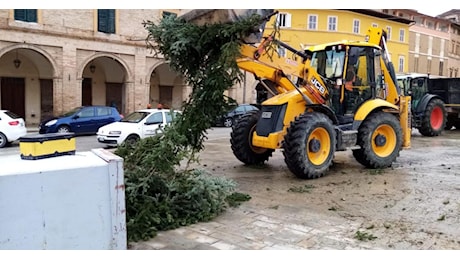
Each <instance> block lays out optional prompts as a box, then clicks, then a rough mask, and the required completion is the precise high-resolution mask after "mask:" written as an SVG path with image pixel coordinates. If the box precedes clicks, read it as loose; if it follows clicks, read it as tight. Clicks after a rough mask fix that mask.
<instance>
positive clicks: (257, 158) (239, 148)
mask: <svg viewBox="0 0 460 260" xmlns="http://www.w3.org/2000/svg"><path fill="white" fill-rule="evenodd" d="M260 114H261V112H260V111H258V110H253V111H249V112H247V113H246V114H244V115H243V116H242V117H241V118H240V119H239V120H237V121H236V122H235V124H234V125H233V127H232V132H231V134H230V143H231V148H232V151H233V154H234V155H235V156H236V158H237V159H238V160H240V161H241V162H243V163H244V164H247V165H257V164H263V163H264V162H265V161H268V159H269V157H271V156H272V154H273V151H274V150H273V149H267V148H262V147H257V146H253V145H252V136H253V134H254V132H255V130H256V125H257V121H258V120H259V118H260Z"/></svg>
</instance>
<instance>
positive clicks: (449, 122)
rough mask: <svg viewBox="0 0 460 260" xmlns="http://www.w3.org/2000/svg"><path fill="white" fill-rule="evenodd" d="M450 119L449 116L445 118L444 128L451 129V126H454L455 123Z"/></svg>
mask: <svg viewBox="0 0 460 260" xmlns="http://www.w3.org/2000/svg"><path fill="white" fill-rule="evenodd" d="M452 121H453V120H452V119H449V118H448V119H447V122H446V126H445V127H444V130H446V131H449V130H450V129H452V127H454V126H455V124H454V123H453V122H452Z"/></svg>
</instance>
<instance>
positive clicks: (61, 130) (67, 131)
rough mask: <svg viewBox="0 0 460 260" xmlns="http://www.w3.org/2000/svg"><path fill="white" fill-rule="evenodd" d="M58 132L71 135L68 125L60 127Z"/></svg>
mask: <svg viewBox="0 0 460 260" xmlns="http://www.w3.org/2000/svg"><path fill="white" fill-rule="evenodd" d="M57 132H58V133H69V132H70V127H68V126H66V125H61V126H59V127H58V129H57Z"/></svg>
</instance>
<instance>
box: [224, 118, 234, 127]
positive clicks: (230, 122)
mask: <svg viewBox="0 0 460 260" xmlns="http://www.w3.org/2000/svg"><path fill="white" fill-rule="evenodd" d="M224 126H226V127H231V126H232V120H231V119H230V118H227V119H225V121H224Z"/></svg>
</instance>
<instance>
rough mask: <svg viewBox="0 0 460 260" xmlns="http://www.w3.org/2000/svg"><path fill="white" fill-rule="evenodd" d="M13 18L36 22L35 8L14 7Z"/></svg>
mask: <svg viewBox="0 0 460 260" xmlns="http://www.w3.org/2000/svg"><path fill="white" fill-rule="evenodd" d="M14 20H18V21H24V22H33V23H36V22H37V9H14Z"/></svg>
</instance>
